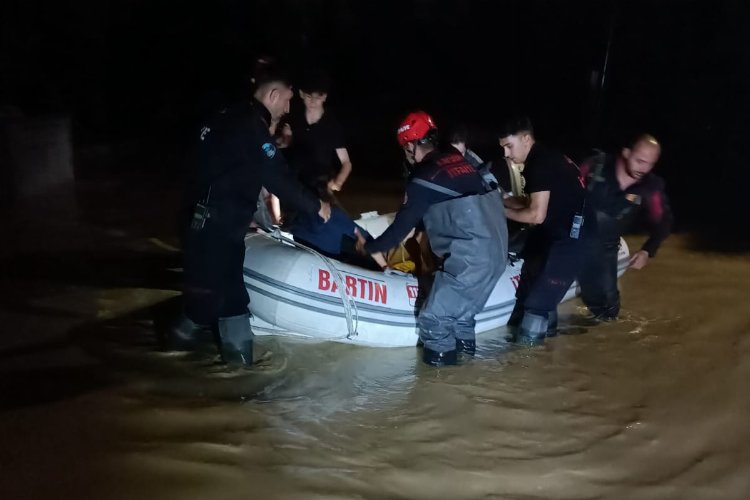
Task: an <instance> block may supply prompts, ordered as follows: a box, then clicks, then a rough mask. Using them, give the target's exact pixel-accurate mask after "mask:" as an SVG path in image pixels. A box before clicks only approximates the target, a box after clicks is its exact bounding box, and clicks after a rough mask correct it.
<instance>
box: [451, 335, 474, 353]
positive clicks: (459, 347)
mask: <svg viewBox="0 0 750 500" xmlns="http://www.w3.org/2000/svg"><path fill="white" fill-rule="evenodd" d="M456 351H457V352H463V353H464V354H468V355H469V356H473V355H474V353H475V352H476V351H477V341H476V340H474V339H458V338H457V339H456Z"/></svg>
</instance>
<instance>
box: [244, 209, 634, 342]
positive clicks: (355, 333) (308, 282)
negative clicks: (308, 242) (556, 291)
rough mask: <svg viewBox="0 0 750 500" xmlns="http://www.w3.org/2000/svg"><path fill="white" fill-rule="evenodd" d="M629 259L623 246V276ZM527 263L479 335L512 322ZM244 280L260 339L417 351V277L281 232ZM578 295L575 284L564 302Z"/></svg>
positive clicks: (258, 252)
mask: <svg viewBox="0 0 750 500" xmlns="http://www.w3.org/2000/svg"><path fill="white" fill-rule="evenodd" d="M392 219H393V214H386V215H377V214H376V213H368V214H363V217H362V218H360V219H359V220H357V223H358V224H360V225H361V226H363V227H364V228H365V229H366V230H367V231H368V232H369V233H370V234H372V235H373V236H377V235H379V234H381V233H382V232H383V231H384V230H385V228H386V227H388V225H389V224H390V222H391V221H392ZM628 258H629V252H628V247H627V244H626V243H625V241H624V240H622V241H621V245H620V252H619V255H618V262H619V274H620V275H621V274H622V273H623V272H624V271H625V268H626V267H627V262H628ZM522 264H523V261H521V260H517V261H515V262H513V263H511V264H509V265H508V267H507V269H506V270H505V273H503V275H502V277H501V278H500V280H499V281H498V283H497V285H496V286H495V289H494V290H493V292H492V295H491V296H490V298H489V299H488V300H487V303H486V304H485V306H484V308H483V309H482V311H481V312H480V313H479V314H478V315H477V317H476V321H477V324H476V332H477V333H478V334H479V333H482V332H486V331H488V330H491V329H493V328H497V327H500V326H503V325H505V324H506V323H507V321H508V318H509V316H510V313H511V311H512V310H513V305H514V304H515V293H516V287H517V286H518V280H519V278H520V272H521V265H522ZM244 274H245V276H244V279H245V285H246V287H247V290H248V292H249V294H250V309H251V310H252V320H251V323H252V325H253V330H254V332H255V333H256V334H258V335H272V334H278V335H291V336H298V337H305V338H311V339H319V340H333V341H339V342H346V343H352V344H359V345H367V346H378V347H401V346H414V345H416V344H417V340H418V335H417V328H416V314H417V310H418V303H419V301H420V300H421V297H422V295H421V294H422V293H423V292H422V288H420V285H419V283H418V281H417V278H416V277H414V276H412V275H410V274H405V273H400V272H398V271H387V272H385V273H383V272H378V271H370V270H366V269H363V268H360V267H355V266H351V265H348V264H344V263H342V262H339V261H336V260H332V259H328V258H326V257H323V256H321V255H319V254H317V253H316V252H314V251H312V250H310V249H308V248H306V247H304V246H302V245H299V244H297V243H295V242H293V241H292V240H291V237H289V236H288V235H287V236H284V235H281V234H280V233H276V234H275V235H273V234H264V233H255V234H251V235H249V236H248V237H247V238H246V251H245V264H244ZM575 294H576V285H575V283H574V284H573V286H572V287H571V289H570V290H569V291H568V293H567V295H566V296H565V299H564V300H568V299H570V298H572V297H574V296H575Z"/></svg>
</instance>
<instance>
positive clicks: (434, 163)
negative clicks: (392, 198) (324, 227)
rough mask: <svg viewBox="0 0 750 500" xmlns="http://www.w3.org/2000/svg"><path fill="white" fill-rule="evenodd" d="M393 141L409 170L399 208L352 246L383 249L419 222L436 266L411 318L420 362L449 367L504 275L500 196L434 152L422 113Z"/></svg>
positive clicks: (429, 124)
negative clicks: (384, 225) (373, 234)
mask: <svg viewBox="0 0 750 500" xmlns="http://www.w3.org/2000/svg"><path fill="white" fill-rule="evenodd" d="M397 138H398V142H399V144H400V146H401V147H402V148H403V150H404V154H405V156H406V159H407V162H408V163H409V165H410V170H411V172H410V177H409V182H408V184H407V187H406V194H405V195H404V204H403V205H402V207H401V208H400V209H399V211H398V212H397V213H396V217H395V219H394V221H393V224H391V225H390V226H389V227H388V229H386V230H385V232H383V234H382V235H380V237H378V238H376V239H374V240H372V241H369V242H367V243H365V242H364V240H363V239H361V240H360V246H359V248H363V249H364V251H366V252H367V253H370V254H373V253H376V252H384V251H387V250H388V249H390V248H393V247H395V246H397V245H398V244H399V243H400V242H401V241H402V240H403V239H404V238H405V237H406V236H407V235H408V234H409V232H410V231H411V230H412V229H413V228H414V227H416V226H418V225H420V223H424V228H425V232H426V233H427V236H428V238H429V240H430V246H431V247H432V251H433V252H434V253H435V254H436V255H437V256H438V257H439V258H441V259H443V261H442V265H441V268H440V269H439V270H438V271H437V272H436V273H435V280H434V283H433V285H432V288H431V289H430V292H429V295H428V296H427V299H426V300H425V302H424V304H423V305H422V307H421V309H420V310H419V315H418V317H417V326H418V327H419V337H420V339H421V341H422V343H423V344H424V350H423V355H422V360H423V361H424V362H425V363H427V364H429V365H433V366H441V365H451V364H456V362H457V359H458V358H457V355H458V352H463V353H466V354H468V355H473V354H474V351H475V349H476V341H475V332H474V327H475V325H476V321H475V316H476V314H477V313H478V312H479V311H481V310H482V308H483V307H484V305H485V303H486V302H487V299H488V298H489V296H490V293H491V292H492V290H493V289H494V288H495V285H496V284H497V281H498V279H500V276H501V275H502V274H503V271H505V265H506V261H507V257H508V228H507V224H506V221H505V217H504V216H503V205H502V198H501V195H500V193H499V192H498V191H497V190H495V189H491V188H489V186H487V184H486V183H485V182H484V180H483V179H482V177H481V176H480V175H479V173H478V172H477V170H476V169H475V168H474V167H472V166H471V165H470V164H469V163H467V162H466V160H465V159H464V158H463V156H461V154H460V153H459V152H458V151H456V150H455V149H453V148H450V150H449V151H445V152H444V151H440V150H439V149H438V148H437V126H436V125H435V122H434V121H433V120H432V117H430V115H428V114H427V113H425V112H424V111H417V112H415V113H410V114H409V115H408V116H407V117H406V118H405V119H404V120H403V122H402V123H401V126H400V127H399V128H398V131H397Z"/></svg>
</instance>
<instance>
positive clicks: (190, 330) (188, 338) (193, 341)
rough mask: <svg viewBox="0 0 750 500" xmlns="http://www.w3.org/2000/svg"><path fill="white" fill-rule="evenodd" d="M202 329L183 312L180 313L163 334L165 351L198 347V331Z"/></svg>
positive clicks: (187, 349) (189, 349)
mask: <svg viewBox="0 0 750 500" xmlns="http://www.w3.org/2000/svg"><path fill="white" fill-rule="evenodd" d="M201 329H203V326H202V325H199V324H198V323H196V322H195V321H193V320H191V319H190V318H188V317H187V316H186V315H185V313H180V315H179V316H178V317H177V318H176V319H175V320H174V322H173V323H172V324H171V325H170V326H169V328H167V331H166V334H165V335H164V346H163V347H164V350H165V351H192V350H194V349H195V348H197V347H198V344H199V340H198V332H200V331H201Z"/></svg>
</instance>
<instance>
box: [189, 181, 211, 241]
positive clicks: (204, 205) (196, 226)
mask: <svg viewBox="0 0 750 500" xmlns="http://www.w3.org/2000/svg"><path fill="white" fill-rule="evenodd" d="M210 198H211V186H209V187H208V194H207V195H206V198H205V199H203V200H201V201H199V202H198V203H196V204H195V209H194V210H193V218H192V221H191V222H190V229H192V230H193V231H201V230H202V229H203V228H204V227H206V221H208V219H210V218H211V214H212V213H213V210H212V209H211V208H209V206H208V201H209V199H210Z"/></svg>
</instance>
